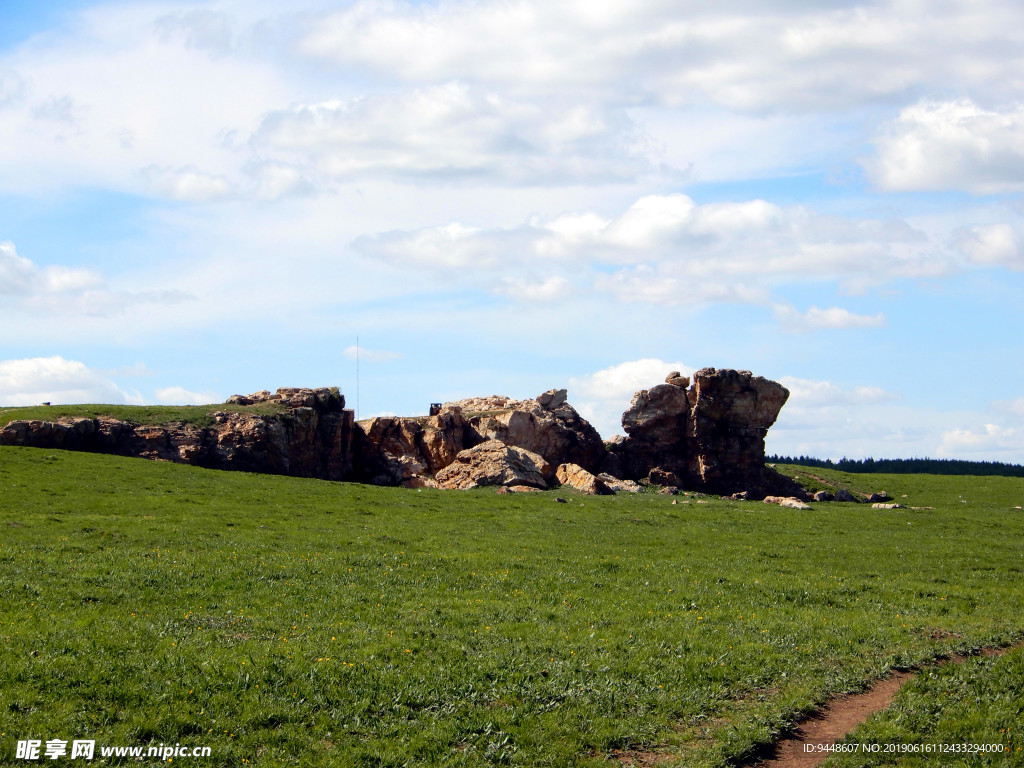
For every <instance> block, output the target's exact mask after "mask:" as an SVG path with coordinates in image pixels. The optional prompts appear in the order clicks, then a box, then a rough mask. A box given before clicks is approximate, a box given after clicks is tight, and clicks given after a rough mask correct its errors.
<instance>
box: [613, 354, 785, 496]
mask: <svg viewBox="0 0 1024 768" xmlns="http://www.w3.org/2000/svg"><path fill="white" fill-rule="evenodd" d="M687 387H688V388H687ZM788 397H789V391H788V390H787V389H786V388H785V387H783V386H782V385H781V384H778V383H777V382H774V381H769V380H768V379H765V378H763V377H761V376H754V375H753V374H751V373H750V371H735V370H730V369H715V368H703V369H701V370H699V371H697V372H696V373H695V374H694V375H693V384H692V385H691V384H690V380H689V379H688V378H687V377H685V376H681V375H680V374H679V373H678V372H672V373H670V374H669V375H668V377H667V378H666V383H665V384H659V385H658V386H655V387H652V388H651V389H649V390H641V391H640V392H637V393H636V395H634V397H633V401H632V403H631V404H630V407H629V409H628V410H627V411H626V412H625V413H624V414H623V415H622V427H623V429H624V430H625V431H626V435H627V436H626V438H625V439H620V440H618V441H615V442H612V443H610V444H609V445H608V449H609V452H610V453H611V456H612V458H611V459H610V460H609V463H608V467H609V469H610V470H614V469H619V470H620V471H621V473H622V474H621V476H623V477H627V478H631V479H634V480H640V479H648V480H649V481H651V482H655V483H658V484H662V485H680V486H681V487H686V488H690V489H691V490H699V491H706V492H709V493H721V494H732V493H736V492H739V491H747V492H748V494H749V496H750V497H751V498H758V497H763V496H765V495H766V494H769V493H774V494H776V495H798V493H799V491H798V487H797V486H796V484H795V483H793V482H792V481H790V480H788V479H787V478H784V477H783V476H782V475H779V474H778V473H776V472H774V471H772V470H770V469H768V468H766V467H765V465H764V438H765V435H766V434H767V432H768V429H769V427H771V426H772V424H774V423H775V419H776V418H777V417H778V415H779V411H780V410H781V409H782V406H783V405H784V404H785V402H786V400H787V398H788ZM612 474H615V472H614V471H612ZM673 475H674V476H675V477H674V478H673V477H672V476H673ZM675 480H678V481H679V482H678V483H677V482H675Z"/></svg>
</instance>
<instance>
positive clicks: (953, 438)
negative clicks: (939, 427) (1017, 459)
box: [939, 424, 1024, 460]
mask: <svg viewBox="0 0 1024 768" xmlns="http://www.w3.org/2000/svg"><path fill="white" fill-rule="evenodd" d="M1022 437H1024V435H1022V433H1021V431H1020V430H1019V429H1015V428H1013V427H1002V426H999V425H997V424H985V425H984V427H983V428H982V429H981V430H973V429H952V430H949V431H948V432H945V433H943V435H942V442H941V444H940V446H939V456H942V457H952V458H990V459H991V458H992V457H993V456H999V455H1009V456H1010V460H1012V456H1013V455H1016V454H1019V452H1020V447H1021V442H1022Z"/></svg>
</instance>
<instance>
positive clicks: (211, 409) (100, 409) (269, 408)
mask: <svg viewBox="0 0 1024 768" xmlns="http://www.w3.org/2000/svg"><path fill="white" fill-rule="evenodd" d="M287 410H288V409H287V407H285V406H282V405H280V404H279V403H276V402H267V403H257V404H256V405H234V404H228V403H216V404H213V405H102V404H97V405H31V406H24V407H21V408H0V427H2V426H4V425H6V424H7V423H9V422H11V421H15V420H24V421H34V420H38V421H56V420H57V419H61V418H66V417H77V418H89V419H96V418H99V417H101V416H102V417H108V418H112V419H119V420H121V421H126V422H128V423H130V424H136V425H138V424H157V425H163V424H172V423H181V424H195V425H196V426H198V427H209V426H212V425H213V423H214V422H213V416H212V414H213V413H215V412H217V411H224V412H229V413H252V414H275V413H284V412H286V411H287Z"/></svg>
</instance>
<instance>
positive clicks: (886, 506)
mask: <svg viewBox="0 0 1024 768" xmlns="http://www.w3.org/2000/svg"><path fill="white" fill-rule="evenodd" d="M871 508H872V509H906V507H904V506H903V505H902V504H882V503H880V502H875V503H874V504H872V505H871Z"/></svg>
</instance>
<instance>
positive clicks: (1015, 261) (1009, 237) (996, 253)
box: [953, 224, 1024, 270]
mask: <svg viewBox="0 0 1024 768" xmlns="http://www.w3.org/2000/svg"><path fill="white" fill-rule="evenodd" d="M953 243H954V246H955V247H956V248H957V249H959V250H960V251H961V252H962V253H963V254H964V255H966V256H967V258H968V259H969V260H970V261H972V262H974V263H975V264H982V265H990V264H1002V265H1004V266H1007V267H1010V268H1011V269H1015V270H1024V248H1022V247H1021V237H1020V236H1019V235H1018V234H1017V232H1016V230H1015V229H1014V228H1013V227H1011V226H1010V225H1009V224H987V225H980V226H973V227H962V228H960V229H957V230H956V231H955V232H954V233H953Z"/></svg>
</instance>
